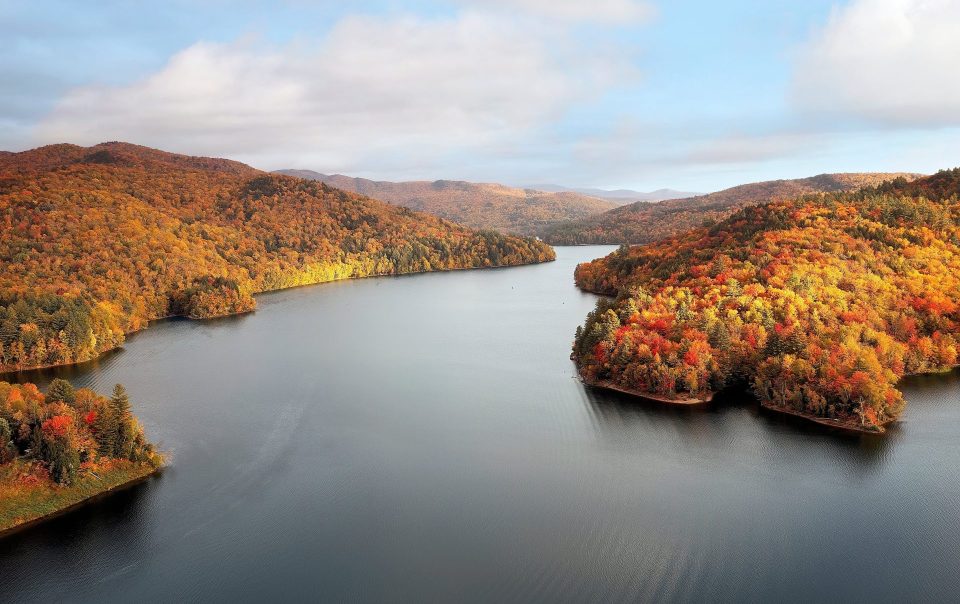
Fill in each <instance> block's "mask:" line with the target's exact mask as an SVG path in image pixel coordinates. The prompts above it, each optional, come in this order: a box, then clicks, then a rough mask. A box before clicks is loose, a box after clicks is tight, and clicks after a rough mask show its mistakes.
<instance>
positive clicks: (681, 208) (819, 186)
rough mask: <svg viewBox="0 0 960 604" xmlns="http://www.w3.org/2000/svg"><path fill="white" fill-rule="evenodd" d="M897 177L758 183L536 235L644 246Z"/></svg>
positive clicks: (631, 208) (565, 241)
mask: <svg viewBox="0 0 960 604" xmlns="http://www.w3.org/2000/svg"><path fill="white" fill-rule="evenodd" d="M900 176H903V177H905V178H915V177H916V176H918V175H916V174H901V173H848V174H821V175H819V176H813V177H810V178H801V179H796V180H772V181H766V182H758V183H752V184H746V185H740V186H737V187H732V188H730V189H725V190H723V191H718V192H716V193H709V194H706V195H698V196H695V197H688V198H685V199H673V200H668V201H661V202H659V203H647V202H640V203H634V204H630V205H626V206H621V207H619V208H614V209H612V210H609V211H607V212H604V213H603V214H598V215H595V216H589V217H586V218H581V219H577V220H572V221H567V222H563V223H559V224H556V225H553V226H551V227H548V228H546V229H544V230H543V231H541V232H540V233H539V235H540V236H541V237H543V239H544V240H545V241H547V242H549V243H551V244H553V245H582V244H620V243H629V244H634V243H649V242H651V241H657V240H659V239H663V238H665V237H670V236H671V235H676V234H678V233H682V232H684V231H686V230H688V229H691V228H695V227H699V226H703V225H704V224H709V223H713V222H716V221H718V220H722V219H723V218H726V217H727V216H729V215H730V214H732V213H733V212H735V211H736V210H738V209H740V208H743V207H747V206H751V205H756V204H760V203H765V202H768V201H781V200H785V199H792V198H795V197H798V196H800V195H806V194H808V193H834V192H839V191H852V190H855V189H859V188H861V187H865V186H872V185H877V184H880V183H881V182H884V181H887V180H891V179H893V178H897V177H900Z"/></svg>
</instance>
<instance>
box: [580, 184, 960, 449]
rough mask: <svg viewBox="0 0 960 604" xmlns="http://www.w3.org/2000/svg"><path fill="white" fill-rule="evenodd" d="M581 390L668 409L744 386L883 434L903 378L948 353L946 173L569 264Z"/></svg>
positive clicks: (953, 352)
mask: <svg viewBox="0 0 960 604" xmlns="http://www.w3.org/2000/svg"><path fill="white" fill-rule="evenodd" d="M576 282H577V284H578V285H579V286H580V287H581V288H584V289H587V290H590V291H594V292H599V293H604V294H611V295H615V296H616V298H615V299H607V300H601V302H600V303H599V304H598V306H597V308H596V310H595V311H594V312H592V313H591V314H590V316H589V317H588V318H587V321H586V323H585V325H584V326H583V327H581V328H578V329H577V335H576V342H575V344H574V357H575V359H576V361H577V364H578V366H579V369H580V372H581V375H582V376H583V378H584V380H585V381H587V382H588V383H592V384H597V385H600V386H605V387H608V388H613V389H616V390H621V391H626V392H630V393H634V394H640V395H642V396H648V397H652V398H658V399H661V400H667V401H684V402H695V401H708V400H710V399H711V398H712V396H713V394H714V393H715V392H718V391H720V390H722V389H724V388H725V387H727V386H730V385H738V384H744V385H747V386H748V387H749V388H750V389H751V390H752V392H753V393H754V394H755V395H756V397H757V398H758V399H759V400H760V402H761V404H763V405H764V406H765V407H768V408H771V409H775V410H777V411H783V412H786V413H790V414H794V415H799V416H802V417H805V418H808V419H811V420H814V421H817V422H819V423H824V424H827V425H831V426H838V427H843V428H849V429H854V430H860V431H873V432H882V431H883V430H884V427H885V426H886V425H887V424H889V423H890V422H892V421H894V420H896V419H897V418H898V417H899V415H900V413H901V411H902V410H903V406H904V401H903V396H902V395H901V393H900V392H899V391H898V390H897V388H896V383H897V381H898V380H899V379H900V378H902V377H903V376H905V375H909V374H915V373H929V372H939V371H944V370H947V369H949V368H951V367H954V366H956V365H957V362H958V350H960V169H956V170H952V171H945V172H940V173H938V174H936V175H934V176H930V177H923V178H920V179H917V180H915V181H913V182H909V181H907V180H906V179H904V178H900V179H897V180H895V181H891V182H888V183H885V184H882V185H879V186H877V187H870V188H865V189H862V190H859V191H855V192H839V193H825V194H812V195H806V196H803V197H799V198H797V199H793V200H787V201H777V202H772V203H767V204H763V205H759V206H751V207H747V208H743V209H740V210H738V211H736V212H735V213H734V214H733V215H731V216H729V217H727V218H726V219H724V220H722V221H721V222H719V223H718V224H716V225H714V226H712V227H709V228H699V229H694V230H692V231H688V232H686V233H684V234H681V235H677V236H675V237H672V238H668V239H665V240H663V241H659V242H656V243H652V244H648V245H642V246H634V247H627V246H622V247H621V248H620V250H618V251H617V252H615V253H613V254H611V255H609V256H607V257H606V258H601V259H599V260H595V261H593V262H590V263H585V264H581V265H580V266H578V267H577V270H576Z"/></svg>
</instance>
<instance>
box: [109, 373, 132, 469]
mask: <svg viewBox="0 0 960 604" xmlns="http://www.w3.org/2000/svg"><path fill="white" fill-rule="evenodd" d="M110 406H111V407H112V408H113V412H114V415H115V417H116V421H117V431H116V435H117V437H116V442H115V448H114V456H115V457H119V458H121V459H130V458H131V457H132V456H133V445H134V440H135V438H136V435H137V430H136V426H135V425H134V420H133V414H132V413H131V412H130V397H129V396H127V390H126V388H124V387H123V386H122V385H121V384H117V385H116V386H114V387H113V396H111V397H110Z"/></svg>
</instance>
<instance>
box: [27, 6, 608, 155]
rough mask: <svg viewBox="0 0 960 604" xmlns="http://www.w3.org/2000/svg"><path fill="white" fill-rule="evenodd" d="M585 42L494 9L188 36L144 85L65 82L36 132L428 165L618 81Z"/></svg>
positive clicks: (496, 139)
mask: <svg viewBox="0 0 960 604" xmlns="http://www.w3.org/2000/svg"><path fill="white" fill-rule="evenodd" d="M581 50H582V49H580V48H579V47H578V45H577V44H575V43H573V42H572V41H571V38H570V37H569V36H568V35H567V33H566V31H565V29H564V28H562V27H551V26H548V25H542V26H537V25H535V24H531V23H528V22H524V23H520V22H519V21H517V20H508V19H503V18H500V17H498V16H496V15H492V14H480V13H476V12H471V11H467V12H465V13H462V14H460V15H459V16H457V17H455V18H449V19H422V18H414V17H402V18H392V19H388V18H375V17H351V18H346V19H344V20H342V21H340V22H339V23H337V24H336V25H335V27H334V28H333V29H332V30H331V31H330V33H329V34H328V35H326V36H325V37H324V38H323V39H322V40H320V41H318V42H313V43H311V42H305V41H300V42H297V43H292V44H289V45H286V46H280V47H277V46H270V45H267V44H265V43H262V42H259V41H256V40H241V41H238V42H236V43H232V44H216V43H197V44H194V45H192V46H190V47H188V48H186V49H185V50H183V51H181V52H180V53H178V54H176V55H175V56H173V57H172V58H171V59H170V60H169V62H168V63H167V64H166V65H165V66H164V67H163V68H162V69H160V70H159V71H158V72H156V73H154V74H152V75H150V76H148V77H146V78H144V79H142V80H140V81H137V82H134V83H131V84H128V85H122V86H107V85H91V86H85V87H82V88H77V89H74V90H72V91H70V92H69V93H68V94H67V95H66V96H65V97H64V98H63V99H62V100H61V101H60V102H59V103H58V104H57V106H56V108H55V109H54V111H53V112H52V113H51V114H50V115H48V116H47V117H46V118H45V119H43V120H42V121H41V123H40V124H39V126H38V127H37V129H36V132H35V135H36V139H37V142H54V141H69V142H76V143H82V144H89V143H95V142H99V141H103V140H128V141H131V142H137V143H140V144H146V145H152V146H157V147H161V148H166V149H171V150H179V151H185V152H190V153H203V154H209V155H229V156H231V157H238V158H242V159H245V160H247V161H251V162H253V163H258V164H259V165H263V166H264V167H279V166H277V162H283V163H286V162H291V161H292V158H296V159H297V163H298V164H300V165H310V166H312V167H317V168H321V169H331V170H332V169H340V170H356V169H358V168H366V169H378V168H379V167H380V165H379V162H386V161H400V160H402V163H403V164H404V165H407V166H435V164H436V162H439V161H442V160H443V158H445V157H449V156H451V155H455V154H458V153H464V152H468V151H469V150H471V149H477V148H484V147H492V146H498V147H500V148H502V147H504V146H509V145H510V144H511V143H513V142H518V143H519V142H520V141H523V140H524V138H525V137H529V136H531V133H532V132H534V131H535V130H536V129H537V128H539V127H540V126H543V125H544V124H547V123H550V122H551V121H552V120H554V119H556V117H557V116H558V115H560V114H561V113H562V112H564V111H565V110H566V109H568V108H570V107H571V106H572V105H574V104H576V103H578V102H581V101H584V100H586V99H589V98H590V97H591V96H592V95H593V94H597V93H598V92H602V91H603V90H605V89H606V87H607V86H610V85H615V84H616V82H618V81H619V80H620V79H621V78H622V77H623V76H624V68H623V65H622V63H621V61H620V60H617V59H612V58H611V57H609V56H600V55H598V54H596V53H587V52H582V51H581ZM445 167H447V168H449V166H445Z"/></svg>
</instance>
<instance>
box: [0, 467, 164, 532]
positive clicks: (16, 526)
mask: <svg viewBox="0 0 960 604" xmlns="http://www.w3.org/2000/svg"><path fill="white" fill-rule="evenodd" d="M164 468H166V466H165V465H163V466H160V467H158V468H149V467H147V468H142V470H143V471H141V472H139V473H137V474H136V475H134V476H132V477H131V478H129V479H127V480H124V481H123V482H119V483H117V484H114V485H111V486H110V487H107V488H105V489H102V490H99V491H97V492H95V493H91V494H90V495H87V496H85V497H82V498H80V499H77V500H75V501H72V502H70V503H68V504H66V505H64V506H62V507H58V508H56V509H52V510H50V511H49V512H45V513H43V514H39V515H36V516H33V517H31V518H25V519H23V520H19V521H16V522H14V523H13V524H10V525H9V526H3V527H0V540H2V539H3V538H4V537H8V536H10V535H12V534H14V533H18V532H20V531H23V530H26V529H29V528H32V527H34V526H37V525H38V524H41V523H43V522H46V521H48V520H52V519H54V518H58V517H60V516H63V515H66V514H69V513H70V512H72V511H74V510H77V509H79V508H81V507H84V506H87V505H89V504H91V503H94V502H96V501H99V500H100V499H104V498H106V497H109V496H110V495H113V494H114V493H117V492H119V491H123V490H125V489H128V488H130V487H133V486H135V485H138V484H140V483H142V482H146V481H147V480H150V479H151V478H154V477H155V476H157V475H158V474H160V472H162V471H163V469H164ZM48 488H49V487H48ZM54 488H58V487H54Z"/></svg>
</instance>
